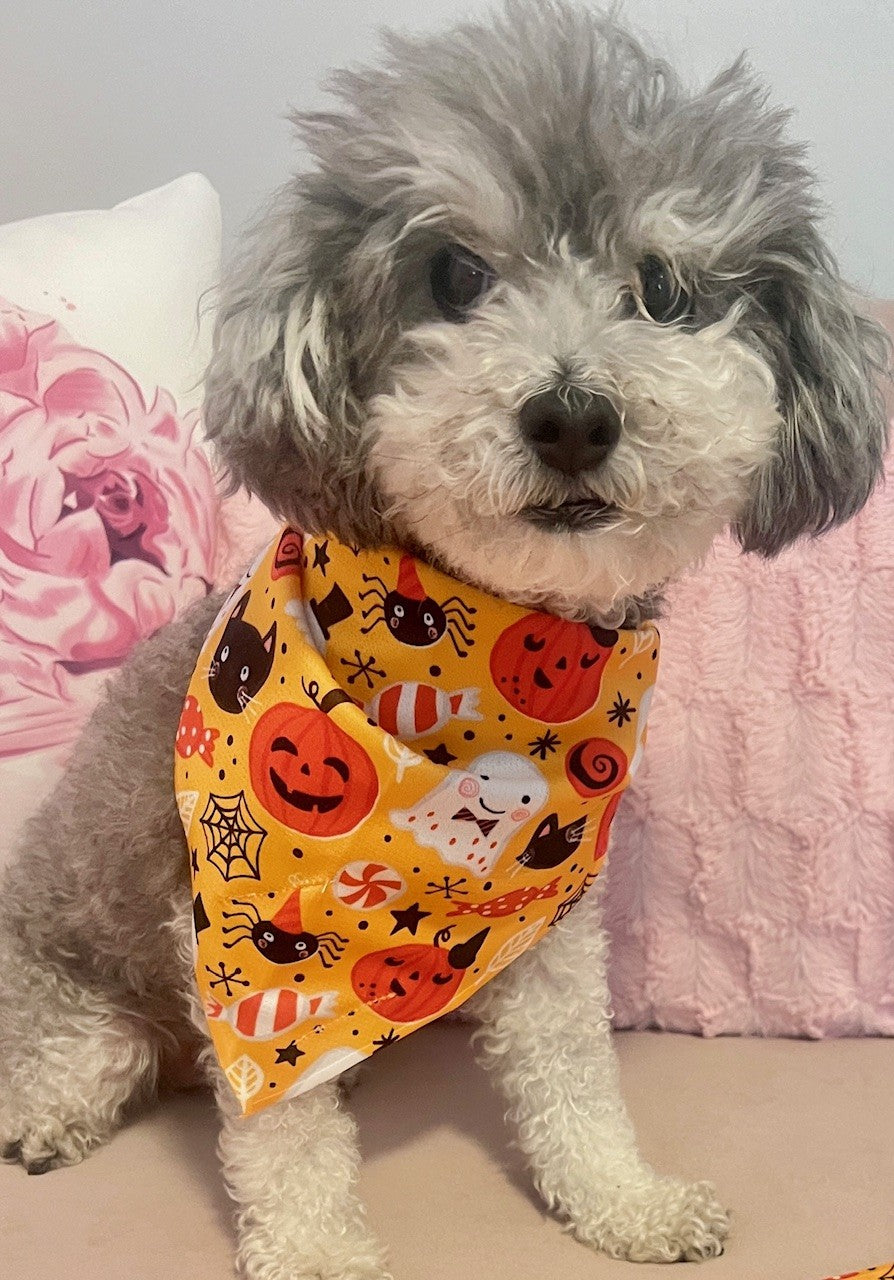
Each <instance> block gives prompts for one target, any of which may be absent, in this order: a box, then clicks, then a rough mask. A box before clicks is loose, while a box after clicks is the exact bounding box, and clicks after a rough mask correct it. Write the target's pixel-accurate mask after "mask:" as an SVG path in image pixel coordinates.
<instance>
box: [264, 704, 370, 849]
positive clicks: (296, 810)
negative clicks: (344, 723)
mask: <svg viewBox="0 0 894 1280" xmlns="http://www.w3.org/2000/svg"><path fill="white" fill-rule="evenodd" d="M249 769H250V772H251V781H252V786H253V787H254V790H255V794H256V795H257V797H258V799H259V800H260V801H261V803H262V804H263V806H264V808H265V809H266V810H267V812H268V813H270V814H272V815H273V817H274V818H277V819H278V820H279V821H280V822H282V823H283V824H284V826H287V827H291V828H292V830H293V831H300V832H301V833H302V834H303V835H307V836H321V837H323V838H324V839H325V838H326V837H329V836H342V835H344V834H345V833H346V832H347V831H353V830H354V828H355V827H356V826H358V825H359V824H360V823H361V822H362V821H363V819H364V818H365V817H366V816H367V814H368V813H369V812H370V810H371V809H372V807H373V804H374V803H375V800H376V796H377V795H378V794H379V779H378V775H377V774H376V770H375V766H374V765H373V762H372V760H370V758H369V756H368V755H367V754H366V752H365V751H364V750H363V748H362V747H361V746H360V744H359V743H357V742H355V741H354V739H353V738H351V737H349V736H348V734H346V733H345V732H344V731H343V730H342V729H340V728H339V726H338V725H337V724H335V723H334V721H333V720H331V719H330V717H329V716H328V715H327V714H326V712H325V711H321V710H319V709H318V708H316V707H299V706H298V705H297V704H296V703H294V702H282V703H279V704H277V706H275V707H271V708H270V710H269V711H265V712H264V714H263V715H262V716H261V718H260V720H259V721H258V723H257V724H256V725H255V728H254V732H253V733H252V735H251V745H250V747H249Z"/></svg>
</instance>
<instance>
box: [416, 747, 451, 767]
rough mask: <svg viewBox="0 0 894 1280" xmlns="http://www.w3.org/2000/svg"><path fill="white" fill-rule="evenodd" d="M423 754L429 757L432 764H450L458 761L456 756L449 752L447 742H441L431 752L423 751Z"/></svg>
mask: <svg viewBox="0 0 894 1280" xmlns="http://www.w3.org/2000/svg"><path fill="white" fill-rule="evenodd" d="M422 754H423V755H424V756H428V758H429V760H430V761H431V762H432V764H450V762H451V761H452V760H455V759H456V756H454V755H451V754H450V752H449V751H448V750H447V744H446V743H445V742H439V743H438V745H437V746H436V747H432V748H431V750H430V751H423V752H422Z"/></svg>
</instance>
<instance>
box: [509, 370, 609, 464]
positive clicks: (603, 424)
mask: <svg viewBox="0 0 894 1280" xmlns="http://www.w3.org/2000/svg"><path fill="white" fill-rule="evenodd" d="M518 419H519V425H520V427H521V433H522V435H523V436H524V438H525V440H527V442H528V444H529V445H530V446H531V448H532V449H533V450H534V452H535V453H536V454H537V457H538V458H539V459H540V461H541V462H545V463H546V465H547V466H548V467H552V468H553V469H554V470H556V471H561V472H563V473H564V474H565V475H567V476H573V475H576V474H577V473H578V472H579V471H594V470H595V469H596V468H597V467H599V466H601V465H602V463H603V462H604V461H605V459H606V458H607V457H608V455H609V454H610V453H611V451H612V449H614V447H615V445H616V444H617V443H618V441H619V440H620V438H621V418H620V416H619V414H618V411H617V409H616V408H615V406H614V405H613V404H612V402H611V400H609V398H608V396H602V395H597V394H591V393H590V392H588V391H582V390H581V389H580V388H579V387H563V388H556V389H554V390H551V391H541V392H540V393H539V394H538V395H536V396H531V398H530V399H529V400H526V401H525V403H524V404H523V405H522V407H521V409H520V411H519V415H518Z"/></svg>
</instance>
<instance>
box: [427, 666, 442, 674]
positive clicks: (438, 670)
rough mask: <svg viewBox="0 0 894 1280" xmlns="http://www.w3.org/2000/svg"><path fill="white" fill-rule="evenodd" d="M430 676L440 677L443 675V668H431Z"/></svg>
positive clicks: (429, 670)
mask: <svg viewBox="0 0 894 1280" xmlns="http://www.w3.org/2000/svg"><path fill="white" fill-rule="evenodd" d="M428 674H429V675H430V676H439V675H440V674H441V668H440V667H429V669H428Z"/></svg>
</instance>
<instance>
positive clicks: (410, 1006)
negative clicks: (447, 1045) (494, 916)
mask: <svg viewBox="0 0 894 1280" xmlns="http://www.w3.org/2000/svg"><path fill="white" fill-rule="evenodd" d="M488 932H489V930H488V929H482V930H481V932H480V933H476V934H475V936H474V938H470V939H469V941H468V942H460V943H457V944H456V945H455V946H452V947H451V948H450V949H449V950H447V949H446V948H444V947H439V946H432V945H429V944H427V943H424V942H417V943H411V944H409V945H408V946H404V947H389V948H388V949H387V950H386V951H374V952H373V953H372V954H371V955H368V956H362V957H361V958H360V959H359V960H358V961H357V963H356V964H355V965H354V968H353V969H352V970H351V985H352V986H353V988H354V991H355V992H356V993H357V995H358V997H359V998H360V999H361V1000H362V1001H363V1003H364V1004H367V1005H369V1006H370V1008H372V1009H374V1010H375V1011H376V1013H380V1014H381V1015H382V1017H383V1018H388V1019H390V1021H392V1022H419V1021H420V1020H421V1019H422V1018H430V1017H431V1016H432V1015H433V1014H435V1013H439V1012H440V1011H441V1009H443V1008H444V1006H445V1005H447V1004H449V1002H450V1001H451V1000H452V999H453V997H454V995H455V994H456V992H457V990H458V988H459V985H460V983H461V982H462V980H463V977H464V975H465V972H466V970H467V969H469V968H471V966H472V965H473V964H474V963H475V958H476V956H477V955H478V952H479V950H480V948H481V944H482V943H483V942H484V939H485V938H486V937H487V935H488Z"/></svg>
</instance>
